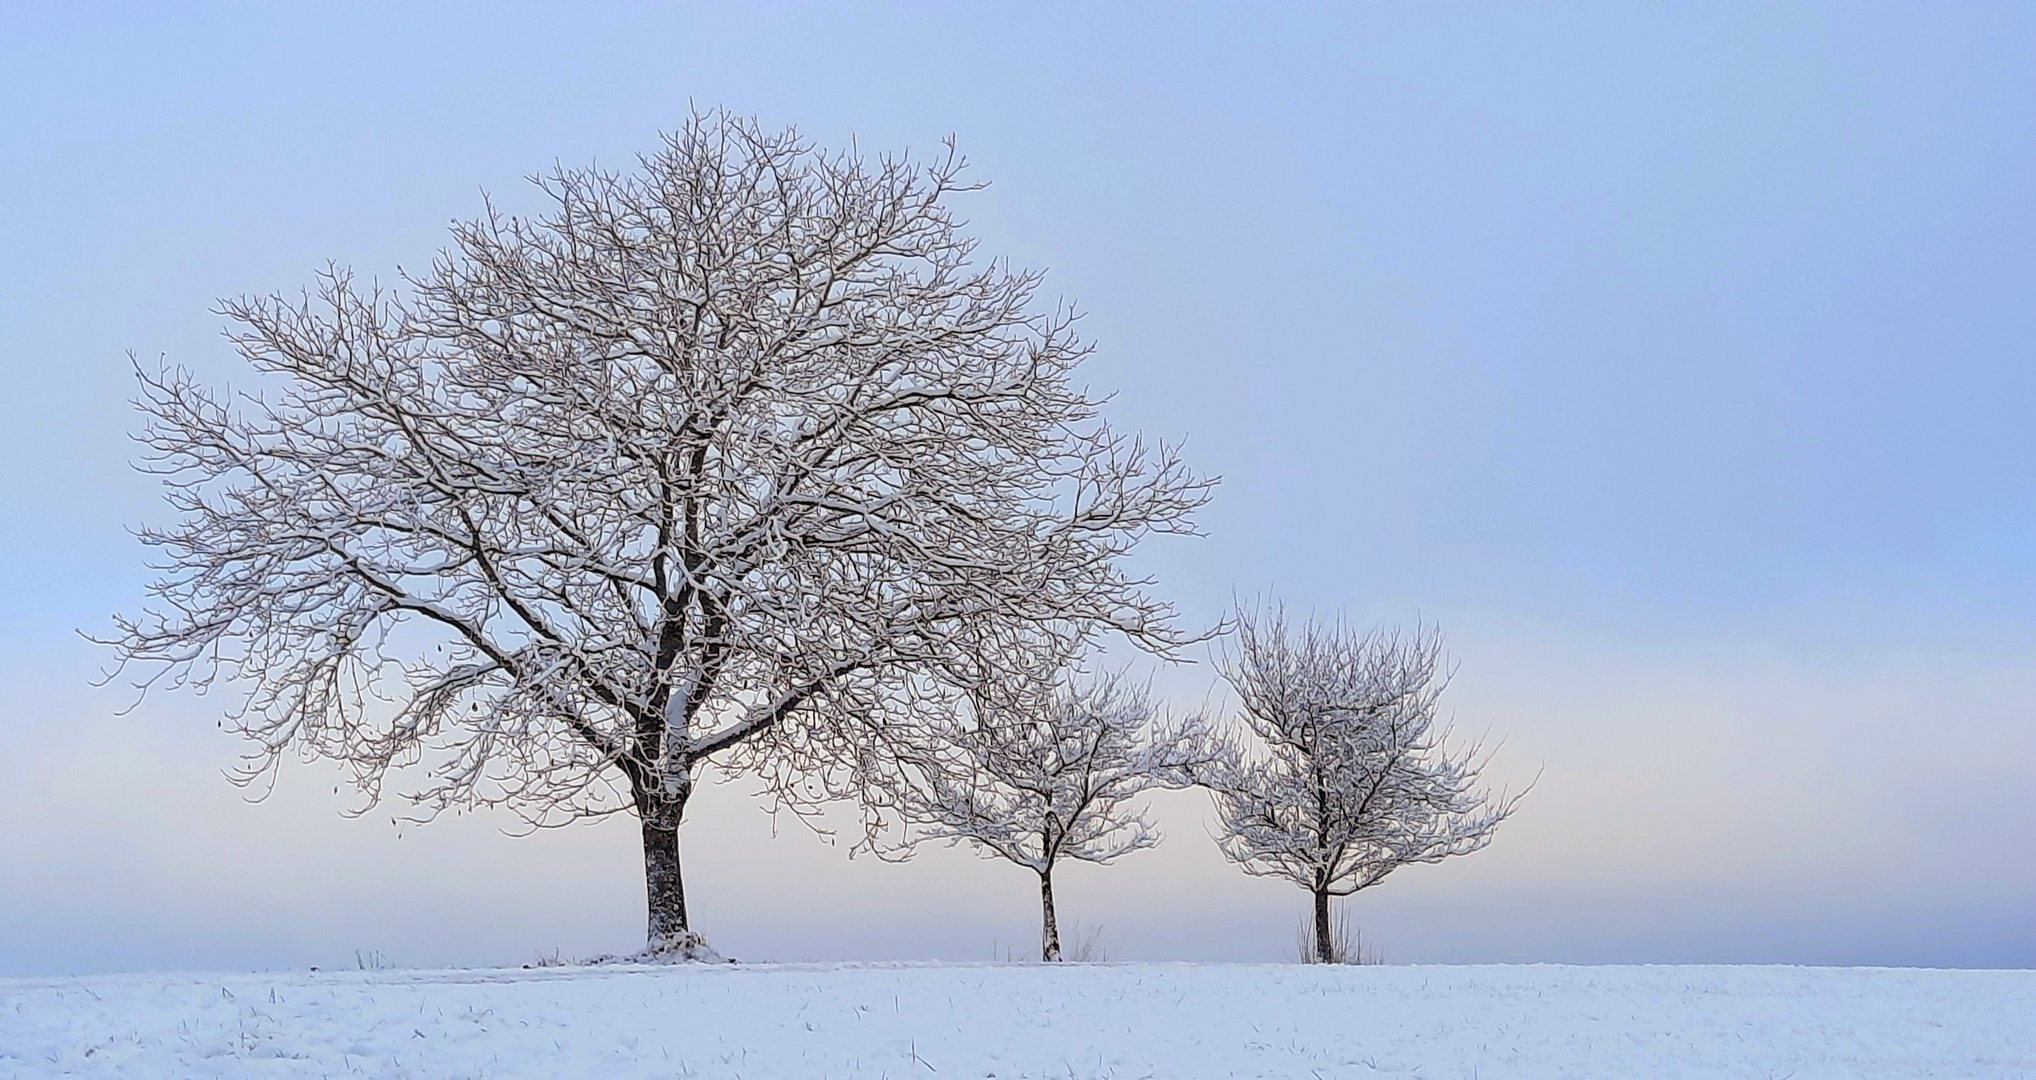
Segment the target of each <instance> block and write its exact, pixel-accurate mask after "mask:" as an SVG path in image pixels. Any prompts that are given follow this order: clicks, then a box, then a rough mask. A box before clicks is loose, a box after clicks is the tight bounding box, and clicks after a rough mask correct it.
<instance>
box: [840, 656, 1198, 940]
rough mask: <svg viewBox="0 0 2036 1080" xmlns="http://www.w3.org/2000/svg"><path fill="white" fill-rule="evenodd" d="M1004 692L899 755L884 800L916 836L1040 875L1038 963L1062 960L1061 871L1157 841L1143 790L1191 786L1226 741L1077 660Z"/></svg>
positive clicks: (974, 703)
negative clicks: (1081, 667)
mask: <svg viewBox="0 0 2036 1080" xmlns="http://www.w3.org/2000/svg"><path fill="white" fill-rule="evenodd" d="M1021 670H1023V671H1025V672H1026V674H1024V675H1022V676H1020V678H1019V679H1018V680H1015V682H1016V683H1017V685H1015V686H1009V685H1007V686H1006V687H1005V688H1004V691H1003V692H1001V693H993V692H990V691H988V690H984V689H979V690H977V691H976V692H974V693H972V694H971V695H969V700H968V707H967V708H966V709H964V710H962V711H961V712H960V713H959V714H957V715H956V716H955V717H953V718H951V719H950V720H949V721H948V722H947V723H946V724H944V725H941V726H940V727H939V728H937V729H935V730H931V731H928V732H923V733H922V737H921V738H920V740H919V745H918V746H917V747H915V748H913V749H912V750H909V751H907V753H908V754H911V755H912V760H910V761H908V762H894V763H893V768H891V769H889V770H880V769H872V770H869V772H870V773H872V774H877V775H882V774H885V773H888V775H889V776H890V777H891V778H892V782H891V783H890V784H889V785H887V788H886V790H885V792H884V795H883V796H882V797H883V798H884V799H885V800H886V801H887V802H888V804H889V806H890V808H892V809H894V810H895V811H896V812H897V814H898V816H899V817H900V818H901V819H902V820H903V821H904V822H906V823H907V824H908V825H909V826H910V832H909V833H908V835H909V837H910V840H911V841H912V842H923V841H927V840H946V841H948V842H950V843H958V842H962V841H966V842H968V843H969V844H972V845H974V846H975V848H976V849H977V850H978V851H979V852H981V853H982V854H984V855H989V856H994V857H997V858H1002V859H1006V860H1009V861H1010V862H1012V863H1015V864H1017V865H1018V866H1022V867H1024V868H1025V869H1027V870H1030V871H1032V872H1033V873H1034V874H1036V875H1037V876H1038V878H1039V905H1040V946H1039V955H1040V959H1042V960H1048V961H1053V960H1059V959H1060V958H1061V946H1060V924H1059V920H1058V918H1057V916H1056V914H1055V911H1054V901H1053V869H1054V865H1055V864H1056V863H1058V862H1059V861H1060V860H1062V859H1073V860H1077V861H1080V862H1088V863H1109V862H1113V861H1115V860H1116V859H1117V858H1119V857H1121V856H1123V855H1127V854H1129V853H1131V852H1134V851H1139V850H1143V849H1145V848H1149V847H1152V846H1153V845H1155V844H1157V843H1159V839H1160V836H1159V832H1158V830H1157V829H1155V828H1154V827H1153V825H1152V823H1151V822H1150V821H1148V820H1147V819H1146V816H1145V810H1144V807H1142V806H1140V805H1139V804H1138V798H1139V796H1141V795H1144V794H1145V793H1147V792H1149V791H1151V790H1153V789H1155V788H1160V787H1185V786H1188V785H1189V784H1191V783H1193V782H1194V780H1195V778H1196V777H1197V776H1199V775H1200V774H1201V773H1203V772H1204V771H1206V770H1207V769H1209V768H1211V767H1213V765H1214V764H1215V763H1216V761H1217V760H1218V759H1219V758H1220V757H1221V756H1222V755H1223V753H1224V752H1225V747H1223V746H1222V745H1221V744H1219V743H1218V742H1217V741H1216V740H1214V739H1212V738H1211V737H1210V734H1209V730H1208V727H1207V724H1206V723H1205V722H1204V721H1203V720H1202V718H1200V717H1189V718H1186V719H1183V720H1174V719H1170V718H1168V717H1166V716H1165V715H1163V714H1162V712H1161V710H1159V709H1158V708H1157V707H1155V706H1154V704H1153V702H1152V699H1151V697H1150V695H1149V694H1148V692H1147V691H1146V690H1145V688H1143V687H1140V686H1137V685H1135V684H1133V683H1131V682H1129V681H1128V680H1127V679H1126V678H1125V677H1124V675H1123V674H1122V673H1117V674H1111V675H1105V676H1103V677H1101V678H1098V679H1094V680H1086V681H1085V680H1082V679H1081V678H1080V676H1079V674H1078V673H1077V672H1076V671H1075V670H1074V669H1073V668H1072V667H1063V668H1061V669H1060V670H1059V671H1058V673H1057V674H1058V676H1059V677H1058V678H1055V679H1053V680H1051V681H1037V675H1036V674H1033V673H1032V672H1033V670H1034V669H1032V668H1031V667H1030V666H1029V665H1028V666H1027V667H1026V668H1024V669H1021Z"/></svg>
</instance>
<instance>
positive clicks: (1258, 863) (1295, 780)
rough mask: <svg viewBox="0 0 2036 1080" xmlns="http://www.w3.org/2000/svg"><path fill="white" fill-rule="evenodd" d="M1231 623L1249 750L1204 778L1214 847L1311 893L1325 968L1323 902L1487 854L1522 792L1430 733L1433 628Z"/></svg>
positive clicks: (1251, 619)
mask: <svg viewBox="0 0 2036 1080" xmlns="http://www.w3.org/2000/svg"><path fill="white" fill-rule="evenodd" d="M1235 625H1236V631H1235V633H1236V641H1235V644H1234V646H1232V647H1231V648H1230V649H1229V650H1228V655H1227V656H1226V657H1225V659H1224V661H1223V664H1222V671H1223V676H1224V678H1225V680H1226V681H1228V682H1229V684H1230V686H1231V688H1232V689H1233V690H1234V691H1235V692H1236V694H1237V697H1238V702H1239V706H1240V714H1241V720H1242V723H1241V725H1240V726H1241V728H1242V729H1243V735H1244V737H1245V740H1246V742H1247V746H1246V747H1244V748H1242V750H1241V753H1240V754H1239V756H1238V757H1237V758H1236V759H1234V760H1233V761H1231V762H1230V763H1228V764H1226V766H1225V767H1224V768H1222V769H1219V770H1217V771H1216V772H1215V773H1214V775H1212V776H1211V777H1210V778H1209V779H1208V780H1207V786H1208V787H1209V788H1210V790H1211V791H1212V793H1213V794H1214V795H1215V800H1216V809H1217V817H1218V821H1219V827H1218V831H1217V843H1218V845H1219V846H1220V847H1221V848H1222V850H1223V854H1224V855H1225V856H1226V857H1228V858H1229V859H1230V860H1231V861H1232V862H1234V863H1236V864H1238V865H1239V866H1240V867H1242V868H1243V869H1244V870H1245V872H1246V873H1249V874H1254V875H1260V876H1268V877H1280V878H1285V879H1287V880H1289V881H1292V882H1294V883H1295V884H1297V885H1299V886H1300V887H1301V888H1303V889H1306V890H1308V891H1309V892H1310V893H1311V894H1312V895H1313V897H1314V903H1315V910H1314V916H1315V918H1314V931H1315V932H1314V948H1315V952H1316V958H1317V959H1318V960H1320V961H1321V962H1323V963H1330V962H1334V961H1336V960H1338V959H1342V958H1339V957H1337V956H1335V955H1334V953H1335V950H1334V942H1335V941H1336V935H1335V933H1334V928H1333V927H1332V925H1331V921H1330V912H1329V899H1330V897H1332V896H1349V895H1350V894H1352V893H1355V892H1357V891H1359V890H1361V889H1368V888H1370V887H1372V886H1373V885H1376V884H1378V883H1379V882H1380V881H1383V880H1385V877H1386V875H1388V874H1390V873H1392V872H1393V871H1394V870H1397V869H1399V868H1400V867H1402V866H1406V865H1409V864H1411V863H1432V862H1438V861H1440V860H1442V859H1445V858H1448V857H1450V856H1452V855H1464V854H1468V853H1470V852H1473V851H1476V850H1478V849H1480V848H1482V847H1484V846H1485V845H1486V844H1488V843H1490V842H1491V840H1492V836H1493V834H1494V832H1495V831H1496V830H1497V828H1498V826H1499V824H1500V822H1503V821H1504V820H1506V818H1507V817H1508V816H1510V815H1511V814H1512V812H1513V809H1514V807H1515V806H1516V805H1517V804H1518V802H1519V798H1520V796H1519V795H1507V794H1504V793H1501V794H1498V795H1493V794H1491V793H1489V792H1488V791H1486V790H1485V789H1483V788H1482V787H1481V786H1480V783H1479V777H1480V773H1481V772H1482V771H1483V768H1484V764H1485V762H1486V760H1488V758H1487V756H1486V755H1484V754H1483V753H1482V752H1481V751H1480V748H1479V747H1478V746H1477V745H1475V744H1471V745H1466V746H1461V747H1455V748H1452V747H1450V746H1448V745H1447V743H1448V731H1447V730H1446V729H1445V728H1442V727H1438V726H1437V723H1436V707H1437V703H1438V699H1439V698H1440V697H1441V695H1442V691H1443V689H1444V687H1445V686H1447V685H1448V682H1449V673H1448V671H1447V670H1446V668H1445V667H1444V665H1443V661H1442V638H1441V635H1440V634H1439V633H1437V632H1436V631H1435V630H1433V629H1432V628H1428V627H1416V628H1415V629H1414V630H1413V631H1412V632H1411V633H1401V632H1399V631H1394V630H1374V631H1371V632H1368V633H1361V634H1360V633H1355V632H1353V631H1351V630H1349V629H1348V628H1346V627H1345V626H1343V625H1342V624H1341V623H1334V624H1325V623H1319V622H1314V621H1310V622H1307V623H1305V624H1302V625H1299V626H1295V625H1292V624H1290V623H1289V622H1288V621H1287V618H1286V616H1285V613H1284V612H1283V611H1282V610H1280V609H1279V608H1277V607H1274V608H1272V609H1270V610H1268V611H1261V612H1250V611H1240V612H1238V613H1237V616H1236V620H1235Z"/></svg>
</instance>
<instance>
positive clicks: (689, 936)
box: [642, 930, 723, 964]
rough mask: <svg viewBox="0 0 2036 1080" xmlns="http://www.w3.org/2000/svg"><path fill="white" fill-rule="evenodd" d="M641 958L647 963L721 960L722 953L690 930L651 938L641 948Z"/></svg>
mask: <svg viewBox="0 0 2036 1080" xmlns="http://www.w3.org/2000/svg"><path fill="white" fill-rule="evenodd" d="M642 959H643V961H644V962H645V963H648V964H685V963H704V964H719V963H722V962H723V957H722V955H721V954H720V953H718V952H715V951H714V950H713V949H712V948H710V947H709V946H708V944H707V939H706V938H704V937H701V936H700V935H698V934H696V933H694V932H693V931H691V930H681V931H678V932H677V933H673V934H663V935H659V936H656V937H653V938H651V939H650V944H649V945H648V946H646V947H645V948H644V950H643V955H642Z"/></svg>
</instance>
